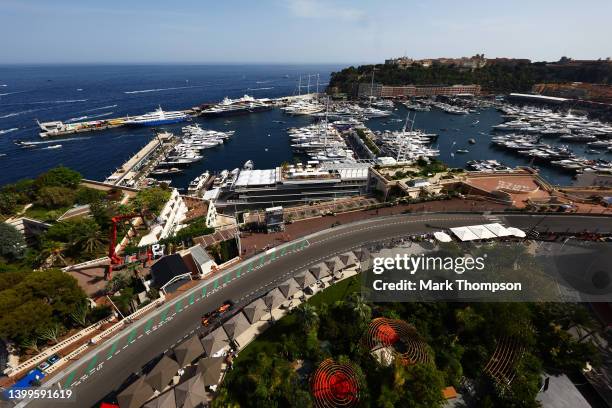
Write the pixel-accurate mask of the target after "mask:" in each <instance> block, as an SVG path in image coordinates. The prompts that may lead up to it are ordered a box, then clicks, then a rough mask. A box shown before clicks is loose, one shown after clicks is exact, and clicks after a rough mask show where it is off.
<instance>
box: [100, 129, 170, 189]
mask: <svg viewBox="0 0 612 408" xmlns="http://www.w3.org/2000/svg"><path fill="white" fill-rule="evenodd" d="M176 143H177V139H176V138H175V137H174V135H173V134H172V133H168V132H164V133H159V134H157V135H156V136H155V137H154V138H153V139H152V140H151V141H150V142H149V143H147V144H146V145H145V146H144V147H143V148H142V149H140V150H139V151H138V152H137V153H136V154H135V155H133V156H132V157H130V158H129V159H128V161H126V162H125V163H124V164H123V165H122V166H121V167H120V168H118V169H117V170H115V172H113V174H111V175H110V176H108V177H107V178H106V180H105V183H108V184H113V185H116V186H126V187H132V188H135V187H138V184H139V183H140V182H141V181H142V180H143V179H144V178H146V177H147V176H148V175H149V173H150V172H151V171H152V170H153V169H154V168H155V166H156V165H157V163H158V162H159V161H160V160H161V159H162V158H163V157H164V156H165V155H166V154H167V153H168V152H169V151H170V150H172V149H173V148H174V145H175V144H176Z"/></svg>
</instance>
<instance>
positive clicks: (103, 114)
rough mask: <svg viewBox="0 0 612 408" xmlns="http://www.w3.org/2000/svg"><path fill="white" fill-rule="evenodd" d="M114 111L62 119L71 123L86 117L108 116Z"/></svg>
mask: <svg viewBox="0 0 612 408" xmlns="http://www.w3.org/2000/svg"><path fill="white" fill-rule="evenodd" d="M113 113H115V112H106V113H101V114H99V115H91V116H80V117H78V118H70V119H68V120H66V121H64V122H65V123H73V122H80V121H83V120H86V119H95V118H102V117H104V116H110V115H112V114H113Z"/></svg>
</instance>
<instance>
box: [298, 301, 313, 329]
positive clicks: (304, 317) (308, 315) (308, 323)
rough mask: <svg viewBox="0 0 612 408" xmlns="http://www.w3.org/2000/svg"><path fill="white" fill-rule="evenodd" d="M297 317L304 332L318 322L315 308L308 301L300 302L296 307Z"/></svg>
mask: <svg viewBox="0 0 612 408" xmlns="http://www.w3.org/2000/svg"><path fill="white" fill-rule="evenodd" d="M295 310H296V314H297V319H298V322H299V323H300V325H301V326H302V327H303V328H304V331H305V332H309V331H310V330H312V329H313V328H314V327H316V326H317V324H319V315H318V314H317V309H316V308H315V307H314V306H312V305H311V304H309V303H302V304H301V305H299V306H298V307H297V308H296V309H295Z"/></svg>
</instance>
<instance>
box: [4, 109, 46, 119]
mask: <svg viewBox="0 0 612 408" xmlns="http://www.w3.org/2000/svg"><path fill="white" fill-rule="evenodd" d="M41 110H46V109H28V110H24V111H19V112H13V113H7V114H6V115H3V116H0V119H6V118H12V117H14V116H19V115H23V114H24V113H32V112H38V111H41Z"/></svg>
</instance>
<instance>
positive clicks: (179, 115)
mask: <svg viewBox="0 0 612 408" xmlns="http://www.w3.org/2000/svg"><path fill="white" fill-rule="evenodd" d="M188 118H189V115H187V114H186V113H185V112H181V111H172V112H164V111H163V110H162V108H161V106H160V107H159V108H157V109H156V110H155V111H154V112H150V113H145V114H144V115H140V116H134V117H128V118H127V119H126V120H125V122H124V124H125V125H128V126H161V125H168V124H171V123H179V122H184V121H186V120H187V119H188Z"/></svg>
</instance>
